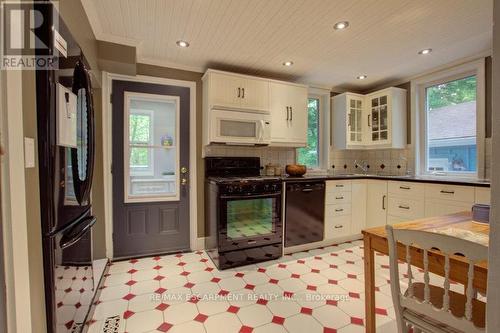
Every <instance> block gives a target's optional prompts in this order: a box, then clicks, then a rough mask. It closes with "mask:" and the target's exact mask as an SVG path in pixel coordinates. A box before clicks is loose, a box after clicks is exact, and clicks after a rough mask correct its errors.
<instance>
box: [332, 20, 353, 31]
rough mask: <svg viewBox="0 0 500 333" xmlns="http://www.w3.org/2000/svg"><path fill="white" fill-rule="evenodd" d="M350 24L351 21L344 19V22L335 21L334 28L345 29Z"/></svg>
mask: <svg viewBox="0 0 500 333" xmlns="http://www.w3.org/2000/svg"><path fill="white" fill-rule="evenodd" d="M348 26H349V22H347V21H342V22H337V23H335V25H334V26H333V28H334V29H335V30H344V29H345V28H347V27H348Z"/></svg>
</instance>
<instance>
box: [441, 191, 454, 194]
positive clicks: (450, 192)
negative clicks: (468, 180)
mask: <svg viewBox="0 0 500 333" xmlns="http://www.w3.org/2000/svg"><path fill="white" fill-rule="evenodd" d="M441 193H443V194H455V191H445V190H441Z"/></svg>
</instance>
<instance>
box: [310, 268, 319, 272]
mask: <svg viewBox="0 0 500 333" xmlns="http://www.w3.org/2000/svg"><path fill="white" fill-rule="evenodd" d="M311 272H312V273H319V269H316V268H313V269H311Z"/></svg>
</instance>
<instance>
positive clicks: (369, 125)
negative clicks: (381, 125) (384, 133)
mask: <svg viewBox="0 0 500 333" xmlns="http://www.w3.org/2000/svg"><path fill="white" fill-rule="evenodd" d="M370 117H371V115H370V114H369V115H368V127H372V125H371V124H370Z"/></svg>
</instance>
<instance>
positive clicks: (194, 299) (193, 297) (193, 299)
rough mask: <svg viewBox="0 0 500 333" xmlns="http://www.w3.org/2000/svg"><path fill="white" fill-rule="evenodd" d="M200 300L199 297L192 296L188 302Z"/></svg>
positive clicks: (194, 302)
mask: <svg viewBox="0 0 500 333" xmlns="http://www.w3.org/2000/svg"><path fill="white" fill-rule="evenodd" d="M199 301H200V299H199V298H198V297H197V296H192V297H191V298H190V299H189V301H188V302H190V303H193V304H196V303H198V302H199Z"/></svg>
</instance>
